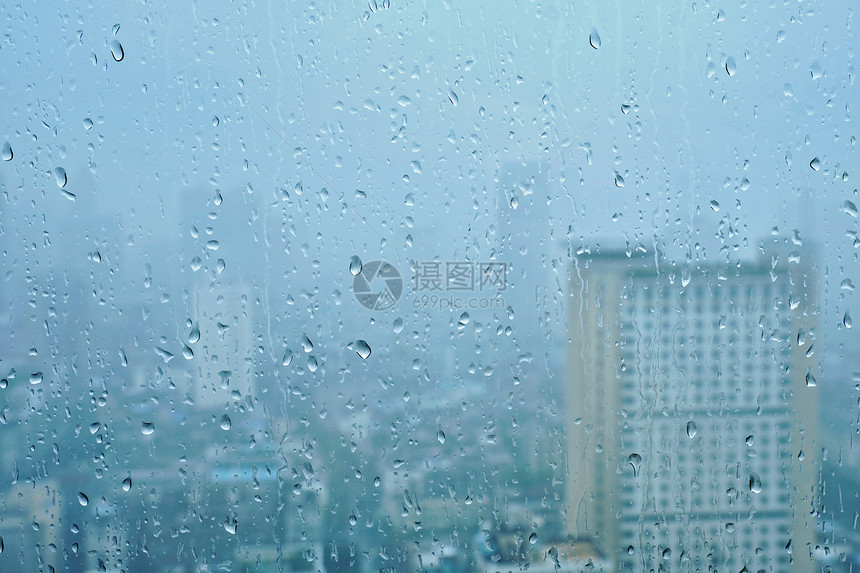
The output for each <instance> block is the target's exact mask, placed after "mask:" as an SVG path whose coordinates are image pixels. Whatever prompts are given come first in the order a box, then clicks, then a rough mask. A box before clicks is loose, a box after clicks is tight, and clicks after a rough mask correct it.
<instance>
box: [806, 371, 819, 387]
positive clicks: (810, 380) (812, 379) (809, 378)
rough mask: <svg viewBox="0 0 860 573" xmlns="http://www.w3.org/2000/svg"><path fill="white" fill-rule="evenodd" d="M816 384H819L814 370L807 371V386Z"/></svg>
mask: <svg viewBox="0 0 860 573" xmlns="http://www.w3.org/2000/svg"><path fill="white" fill-rule="evenodd" d="M815 386H818V381H817V380H815V376H814V375H813V374H812V372H807V373H806V387H807V388H814V387H815Z"/></svg>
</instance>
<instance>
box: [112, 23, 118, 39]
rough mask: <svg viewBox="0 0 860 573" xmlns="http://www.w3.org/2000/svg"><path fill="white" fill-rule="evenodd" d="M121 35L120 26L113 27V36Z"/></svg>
mask: <svg viewBox="0 0 860 573" xmlns="http://www.w3.org/2000/svg"><path fill="white" fill-rule="evenodd" d="M118 33H119V24H114V25H113V35H114V36H116V35H117V34H118Z"/></svg>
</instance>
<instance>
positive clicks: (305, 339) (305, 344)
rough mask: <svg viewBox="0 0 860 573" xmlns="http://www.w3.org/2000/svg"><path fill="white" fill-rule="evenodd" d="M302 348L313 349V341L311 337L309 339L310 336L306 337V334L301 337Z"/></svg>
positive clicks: (308, 350) (305, 349)
mask: <svg viewBox="0 0 860 573" xmlns="http://www.w3.org/2000/svg"><path fill="white" fill-rule="evenodd" d="M302 349H303V350H304V351H305V352H310V351H311V350H313V349H314V343H313V342H311V339H310V338H308V337H307V335H305V336H304V337H302Z"/></svg>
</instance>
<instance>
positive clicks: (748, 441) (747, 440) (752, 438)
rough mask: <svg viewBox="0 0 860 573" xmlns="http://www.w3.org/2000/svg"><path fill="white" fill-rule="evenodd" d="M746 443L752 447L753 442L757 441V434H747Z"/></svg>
mask: <svg viewBox="0 0 860 573" xmlns="http://www.w3.org/2000/svg"><path fill="white" fill-rule="evenodd" d="M744 443H745V444H746V445H747V446H749V447H752V446H753V444H754V443H755V436H753V435H752V434H750V435H749V436H747V439H746V440H744Z"/></svg>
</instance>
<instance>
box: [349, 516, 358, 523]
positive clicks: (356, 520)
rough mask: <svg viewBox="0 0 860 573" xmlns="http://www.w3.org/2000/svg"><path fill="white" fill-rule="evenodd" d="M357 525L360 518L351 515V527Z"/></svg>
mask: <svg viewBox="0 0 860 573" xmlns="http://www.w3.org/2000/svg"><path fill="white" fill-rule="evenodd" d="M356 523H358V518H357V517H356V516H354V515H350V516H349V524H350V525H355V524H356Z"/></svg>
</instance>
